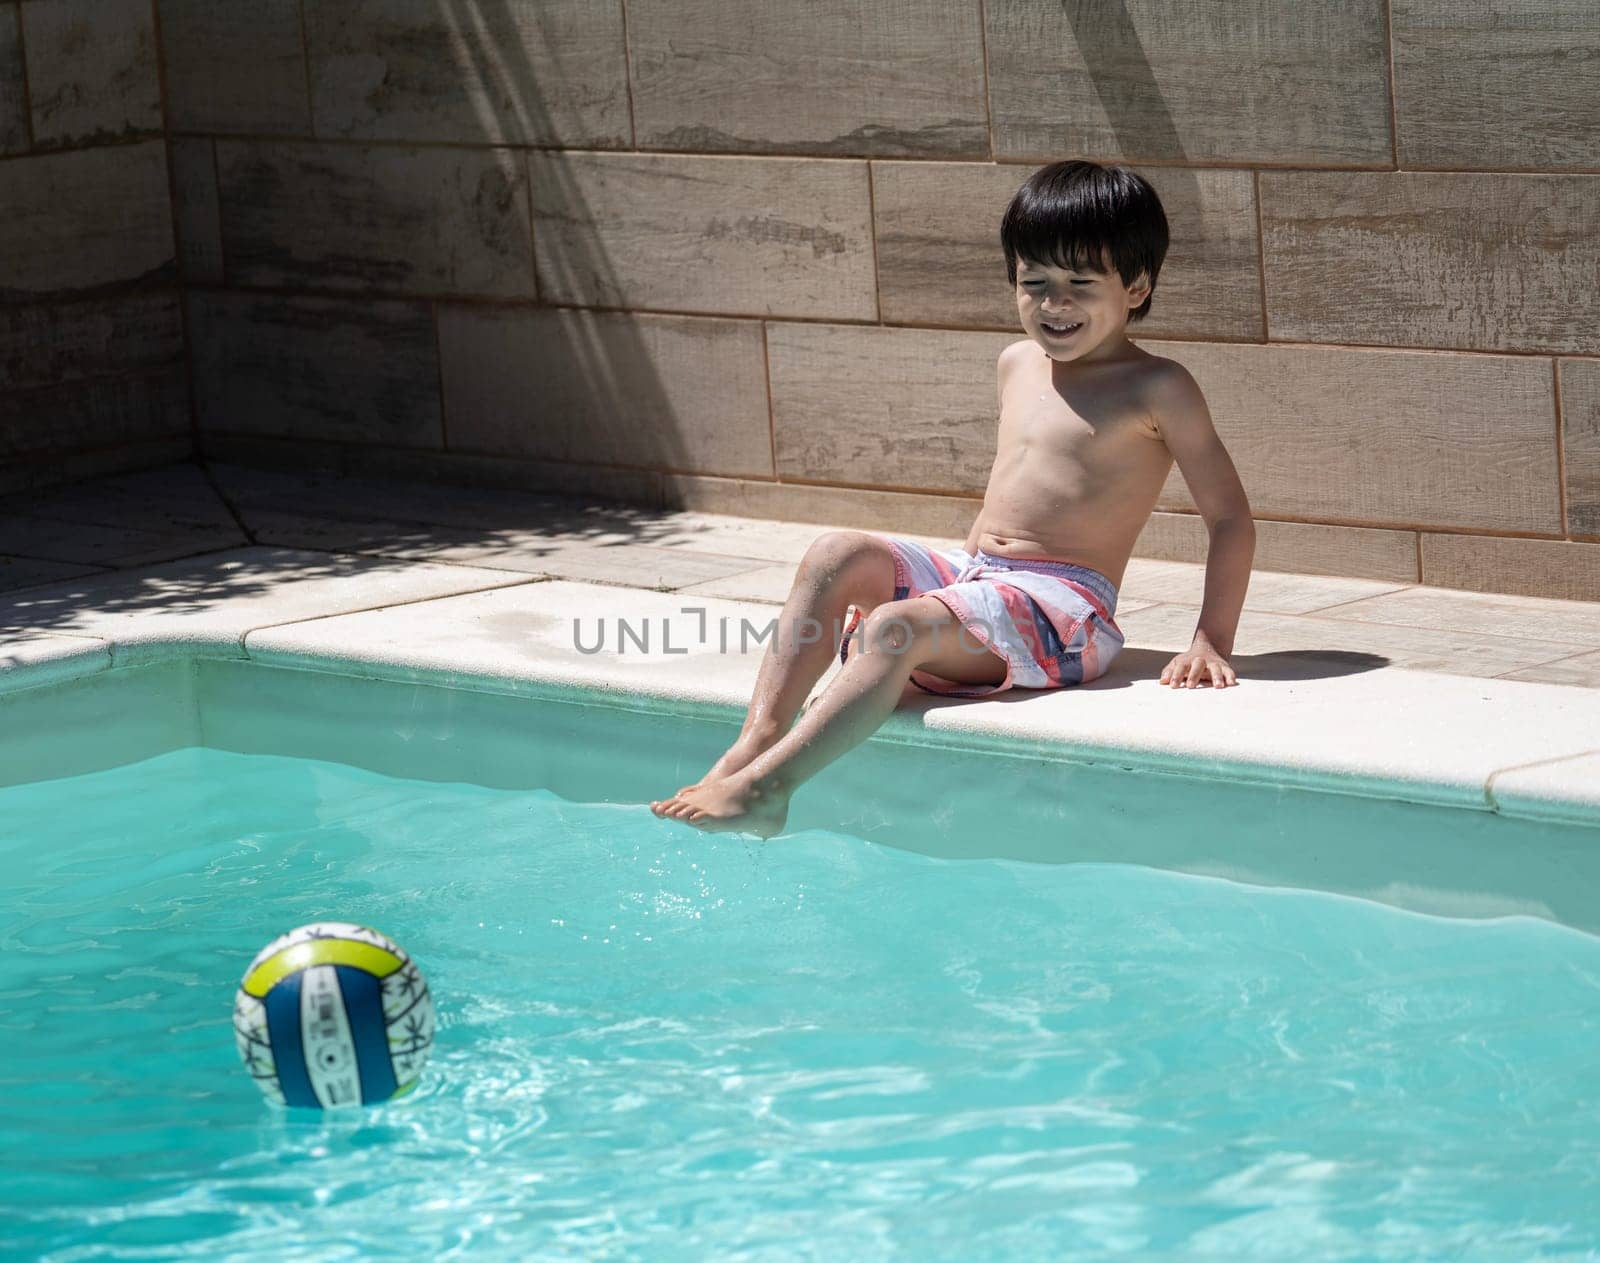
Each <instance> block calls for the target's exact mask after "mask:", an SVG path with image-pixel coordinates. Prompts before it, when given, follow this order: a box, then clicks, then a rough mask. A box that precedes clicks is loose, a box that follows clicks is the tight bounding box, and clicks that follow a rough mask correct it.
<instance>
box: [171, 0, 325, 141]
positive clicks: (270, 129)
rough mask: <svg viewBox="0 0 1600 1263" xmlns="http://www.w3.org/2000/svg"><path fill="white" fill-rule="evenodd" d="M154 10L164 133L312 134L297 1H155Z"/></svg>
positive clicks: (298, 3)
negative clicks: (161, 73) (163, 69)
mask: <svg viewBox="0 0 1600 1263" xmlns="http://www.w3.org/2000/svg"><path fill="white" fill-rule="evenodd" d="M157 8H158V12H159V14H160V18H161V47H162V56H163V58H164V60H165V62H166V72H167V80H166V81H167V125H168V126H169V127H171V128H172V129H173V130H175V131H180V132H207V133H224V134H226V133H230V132H256V133H263V132H264V133H267V134H269V135H293V136H305V135H309V134H310V131H311V108H310V99H309V95H308V93H307V90H306V61H305V45H304V40H303V37H302V33H301V30H300V0H220V2H219V0H157Z"/></svg>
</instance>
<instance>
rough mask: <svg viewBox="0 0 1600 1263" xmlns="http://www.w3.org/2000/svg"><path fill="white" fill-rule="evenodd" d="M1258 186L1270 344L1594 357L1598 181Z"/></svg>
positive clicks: (1287, 178)
mask: <svg viewBox="0 0 1600 1263" xmlns="http://www.w3.org/2000/svg"><path fill="white" fill-rule="evenodd" d="M1260 184H1261V224H1262V233H1263V244H1264V249H1265V258H1266V284H1267V328H1268V330H1269V332H1270V334H1271V336H1272V337H1273V338H1274V339H1282V340H1284V341H1306V342H1361V343H1377V344H1383V345H1390V346H1423V347H1460V348H1470V349H1474V350H1547V351H1574V352H1580V353H1594V352H1600V323H1597V322H1596V321H1595V320H1594V319H1593V312H1594V303H1595V278H1596V277H1597V276H1600V178H1596V177H1594V176H1585V175H1572V176H1549V175H1488V174H1475V173H1459V174H1457V173H1432V172H1428V173H1416V172H1400V173H1386V174H1369V173H1359V172H1337V173H1335V172H1287V171H1263V172H1262V173H1261V179H1260ZM1586 316H1587V318H1585V317H1586Z"/></svg>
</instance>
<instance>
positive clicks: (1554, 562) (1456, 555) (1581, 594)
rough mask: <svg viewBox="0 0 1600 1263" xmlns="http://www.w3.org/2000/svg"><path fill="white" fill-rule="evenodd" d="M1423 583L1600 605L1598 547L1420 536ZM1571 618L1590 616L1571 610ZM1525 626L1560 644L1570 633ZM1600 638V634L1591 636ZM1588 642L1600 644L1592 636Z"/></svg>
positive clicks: (1481, 537)
mask: <svg viewBox="0 0 1600 1263" xmlns="http://www.w3.org/2000/svg"><path fill="white" fill-rule="evenodd" d="M1422 581H1423V583H1425V584H1427V585H1428V586H1429V587H1434V588H1465V589H1467V590H1469V591H1472V592H1507V593H1512V594H1514V595H1517V596H1547V597H1556V598H1559V599H1561V600H1566V601H1600V544H1585V543H1573V542H1571V541H1568V540H1560V539H1496V538H1494V537H1493V536H1488V535H1435V534H1430V533H1428V532H1426V531H1425V532H1423V535H1422ZM1568 613H1569V616H1570V617H1576V618H1583V617H1584V615H1585V613H1587V615H1588V623H1589V625H1590V626H1591V627H1593V626H1596V625H1597V622H1600V620H1596V619H1595V618H1594V616H1593V611H1587V612H1586V611H1584V610H1583V608H1582V607H1581V606H1576V607H1573V608H1572V609H1571V610H1570V611H1569V612H1568ZM1534 622H1535V619H1534V618H1530V619H1529V626H1528V627H1527V629H1526V631H1525V632H1524V633H1523V634H1525V635H1528V636H1530V637H1532V636H1548V637H1550V638H1551V639H1562V638H1565V637H1564V636H1563V632H1565V633H1567V635H1568V636H1570V635H1571V634H1572V630H1573V629H1572V628H1570V627H1566V628H1563V627H1560V626H1552V627H1549V628H1541V627H1538V626H1534V625H1533V624H1534ZM1595 634H1596V635H1600V632H1597V633H1595ZM1589 643H1591V644H1600V640H1596V639H1595V638H1594V636H1591V638H1590V640H1589Z"/></svg>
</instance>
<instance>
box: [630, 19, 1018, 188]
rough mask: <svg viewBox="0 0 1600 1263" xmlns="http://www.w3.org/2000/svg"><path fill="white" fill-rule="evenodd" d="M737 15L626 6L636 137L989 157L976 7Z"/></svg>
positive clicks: (713, 145) (664, 143) (664, 145)
mask: <svg viewBox="0 0 1600 1263" xmlns="http://www.w3.org/2000/svg"><path fill="white" fill-rule="evenodd" d="M729 19H730V12H729V10H728V8H727V7H726V5H723V4H720V3H717V2H716V0H632V2H631V3H630V4H629V5H628V44H629V48H630V53H631V58H630V64H631V67H632V71H633V108H634V116H635V118H636V120H637V122H638V128H639V145H640V147H642V148H650V149H691V150H700V151H712V150H736V151H740V152H751V151H756V152H760V151H772V150H787V151H791V152H801V153H815V154H848V155H855V154H919V155H924V156H930V157H931V156H938V157H987V156H988V153H989V136H988V119H987V116H986V110H985V108H984V96H983V78H984V70H983V32H982V30H981V29H980V26H979V18H978V9H977V8H975V7H974V6H972V5H952V4H945V3H942V0H901V2H900V3H898V4H893V5H886V4H879V3H876V2H875V0H831V2H830V3H829V4H828V6H827V12H826V14H825V15H823V14H818V13H811V12H808V11H806V10H804V9H796V8H795V7H793V6H791V5H787V4H783V3H780V2H779V0H754V2H752V3H748V4H744V5H741V6H740V8H739V10H738V18H737V20H732V21H730V20H729ZM797 102H804V107H803V108H796V104H797Z"/></svg>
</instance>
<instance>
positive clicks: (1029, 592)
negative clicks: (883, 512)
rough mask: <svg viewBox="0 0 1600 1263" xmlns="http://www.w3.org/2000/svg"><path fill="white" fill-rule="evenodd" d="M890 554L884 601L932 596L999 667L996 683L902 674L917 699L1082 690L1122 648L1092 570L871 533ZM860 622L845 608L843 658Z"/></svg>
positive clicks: (1105, 584)
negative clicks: (889, 595)
mask: <svg viewBox="0 0 1600 1263" xmlns="http://www.w3.org/2000/svg"><path fill="white" fill-rule="evenodd" d="M879 538H880V539H883V540H884V541H885V542H886V543H887V544H888V545H889V550H890V551H891V552H892V553H893V554H894V599H895V600H897V601H903V600H906V599H908V598H910V597H916V596H932V597H935V598H937V599H938V600H939V601H940V602H942V603H943V604H944V605H945V606H947V607H948V608H949V610H950V612H951V613H952V614H954V615H955V616H956V618H958V619H959V620H960V621H961V624H962V626H963V627H965V628H967V629H968V630H969V631H970V632H971V633H972V635H973V636H974V637H975V638H976V639H978V640H980V641H982V642H983V643H984V644H985V645H987V646H988V647H989V648H990V649H992V650H993V651H994V652H995V653H997V654H999V655H1000V656H1001V657H1002V658H1004V659H1005V662H1006V678H1005V679H1004V680H1002V681H1001V682H1000V683H999V684H958V683H955V682H953V681H951V680H945V679H941V678H940V677H939V676H936V675H929V674H928V673H927V672H925V671H912V673H911V682H912V683H913V684H915V685H916V686H917V687H918V688H920V689H922V690H923V691H924V692H925V693H937V694H939V695H941V696H945V697H984V696H987V695H988V694H990V693H999V692H1002V691H1003V690H1005V689H1009V688H1029V689H1054V688H1065V687H1067V686H1069V685H1073V684H1087V683H1088V682H1089V681H1090V680H1093V679H1096V678H1097V677H1099V676H1101V675H1104V674H1105V672H1106V669H1107V668H1108V667H1109V666H1110V665H1111V662H1112V660H1113V659H1114V658H1115V657H1116V656H1117V654H1118V653H1119V652H1120V651H1121V649H1122V641H1123V636H1122V629H1121V628H1119V627H1118V626H1117V625H1116V623H1115V622H1114V621H1113V620H1112V615H1113V614H1114V613H1115V612H1116V608H1117V589H1116V588H1115V587H1114V586H1113V585H1112V583H1111V581H1110V580H1109V579H1107V578H1106V577H1105V576H1104V575H1103V574H1101V573H1100V572H1099V571H1098V570H1091V569H1089V568H1088V567H1087V566H1075V565H1072V564H1071V563H1069V562H1064V561H1048V560H1045V559H1043V558H1035V557H999V556H996V555H995V554H993V553H988V552H985V551H984V550H983V549H982V548H980V549H978V552H977V555H976V556H974V555H973V554H971V553H969V552H967V550H966V549H964V548H943V549H938V548H929V547H928V546H927V545H926V544H919V543H917V542H916V541H914V540H909V539H901V538H899V537H898V536H879ZM861 621H862V613H861V610H860V609H859V608H858V607H856V606H852V607H851V613H850V619H849V622H848V623H847V624H846V626H845V629H844V639H843V640H842V641H841V643H840V645H839V661H840V662H845V661H848V659H849V653H850V638H851V636H852V635H853V634H854V632H855V630H856V628H857V627H858V626H859V625H860V623H861Z"/></svg>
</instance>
